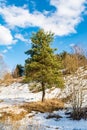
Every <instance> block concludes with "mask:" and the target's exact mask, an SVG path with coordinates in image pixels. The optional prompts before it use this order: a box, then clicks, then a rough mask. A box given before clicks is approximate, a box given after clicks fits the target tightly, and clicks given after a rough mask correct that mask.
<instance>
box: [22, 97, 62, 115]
mask: <svg viewBox="0 0 87 130" xmlns="http://www.w3.org/2000/svg"><path fill="white" fill-rule="evenodd" d="M21 107H22V108H24V109H25V110H26V111H27V112H28V113H30V112H31V111H38V112H42V113H44V112H52V111H54V110H59V109H63V108H64V103H63V102H62V101H61V100H58V99H49V100H45V101H44V102H41V101H38V102H32V103H25V104H24V105H22V106H21Z"/></svg>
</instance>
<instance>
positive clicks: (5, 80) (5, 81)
mask: <svg viewBox="0 0 87 130" xmlns="http://www.w3.org/2000/svg"><path fill="white" fill-rule="evenodd" d="M22 80H23V77H19V78H13V77H12V75H11V74H10V73H7V74H6V75H5V76H4V78H3V79H0V85H4V86H8V85H10V84H12V83H14V82H19V83H21V82H22Z"/></svg>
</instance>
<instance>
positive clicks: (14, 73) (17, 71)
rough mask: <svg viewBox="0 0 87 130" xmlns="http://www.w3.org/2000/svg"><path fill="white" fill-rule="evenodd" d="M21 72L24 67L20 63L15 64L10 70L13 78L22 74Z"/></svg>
mask: <svg viewBox="0 0 87 130" xmlns="http://www.w3.org/2000/svg"><path fill="white" fill-rule="evenodd" d="M23 73H24V67H23V66H22V65H21V64H17V65H16V68H15V69H14V71H13V72H12V75H13V77H14V78H18V77H21V76H23Z"/></svg>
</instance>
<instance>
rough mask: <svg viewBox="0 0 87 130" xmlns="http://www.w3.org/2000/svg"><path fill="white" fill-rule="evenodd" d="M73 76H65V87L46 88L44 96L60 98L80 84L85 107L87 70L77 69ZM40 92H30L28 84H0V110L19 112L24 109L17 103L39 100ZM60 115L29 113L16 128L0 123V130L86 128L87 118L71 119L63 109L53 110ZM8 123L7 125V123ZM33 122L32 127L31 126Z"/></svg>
mask: <svg viewBox="0 0 87 130" xmlns="http://www.w3.org/2000/svg"><path fill="white" fill-rule="evenodd" d="M78 75H80V77H79V76H77V74H76V75H75V76H72V75H71V76H67V77H65V81H66V82H65V89H64V90H62V91H61V90H60V89H58V88H56V89H52V90H49V89H47V90H46V98H47V99H49V98H55V97H56V98H62V97H67V96H68V95H69V94H70V93H72V87H73V86H74V85H76V88H77V89H78V88H79V87H80V86H81V87H82V89H83V106H86V107H87V79H85V78H83V77H84V76H85V75H87V71H83V70H82V69H80V70H79V72H78ZM41 96H42V92H38V93H32V92H31V91H30V90H29V85H28V84H21V83H13V84H11V85H9V86H2V85H0V112H2V111H6V112H8V111H12V112H14V113H16V114H17V113H20V112H21V111H24V110H22V109H19V108H18V105H19V104H23V103H25V102H31V101H39V100H41ZM68 105H69V104H68ZM54 113H56V114H59V115H60V116H62V118H60V119H58V120H56V119H55V118H51V119H46V117H47V115H48V114H49V113H44V114H43V113H35V112H32V113H30V114H31V115H33V116H32V117H31V118H29V117H30V115H29V114H28V115H26V117H25V118H23V119H22V120H21V121H20V122H17V123H19V124H20V125H19V127H18V128H16V129H13V128H14V125H10V124H9V122H8V121H7V122H5V124H0V130H87V120H80V121H73V120H70V119H69V118H67V116H66V115H65V110H61V111H57V112H54ZM8 124H9V125H8ZM32 124H33V127H32Z"/></svg>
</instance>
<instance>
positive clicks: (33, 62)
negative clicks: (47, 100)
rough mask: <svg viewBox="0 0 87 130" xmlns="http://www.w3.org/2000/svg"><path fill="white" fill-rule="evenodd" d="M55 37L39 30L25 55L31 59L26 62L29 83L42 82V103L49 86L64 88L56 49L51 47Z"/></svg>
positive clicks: (33, 36) (32, 38) (34, 34)
mask: <svg viewBox="0 0 87 130" xmlns="http://www.w3.org/2000/svg"><path fill="white" fill-rule="evenodd" d="M53 39H54V35H53V34H52V33H51V32H44V30H39V31H38V32H37V33H33V34H32V37H31V41H32V47H31V49H30V50H28V51H26V52H25V54H27V55H29V58H28V59H27V60H26V61H25V76H26V79H27V80H28V81H36V82H40V83H41V86H42V101H44V97H45V89H46V88H47V86H48V85H49V86H50V87H52V86H53V85H55V86H56V87H63V79H62V75H61V72H60V71H59V68H60V66H61V64H60V62H58V60H57V57H56V55H55V54H54V51H55V49H52V48H51V47H50V45H51V43H52V41H53Z"/></svg>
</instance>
